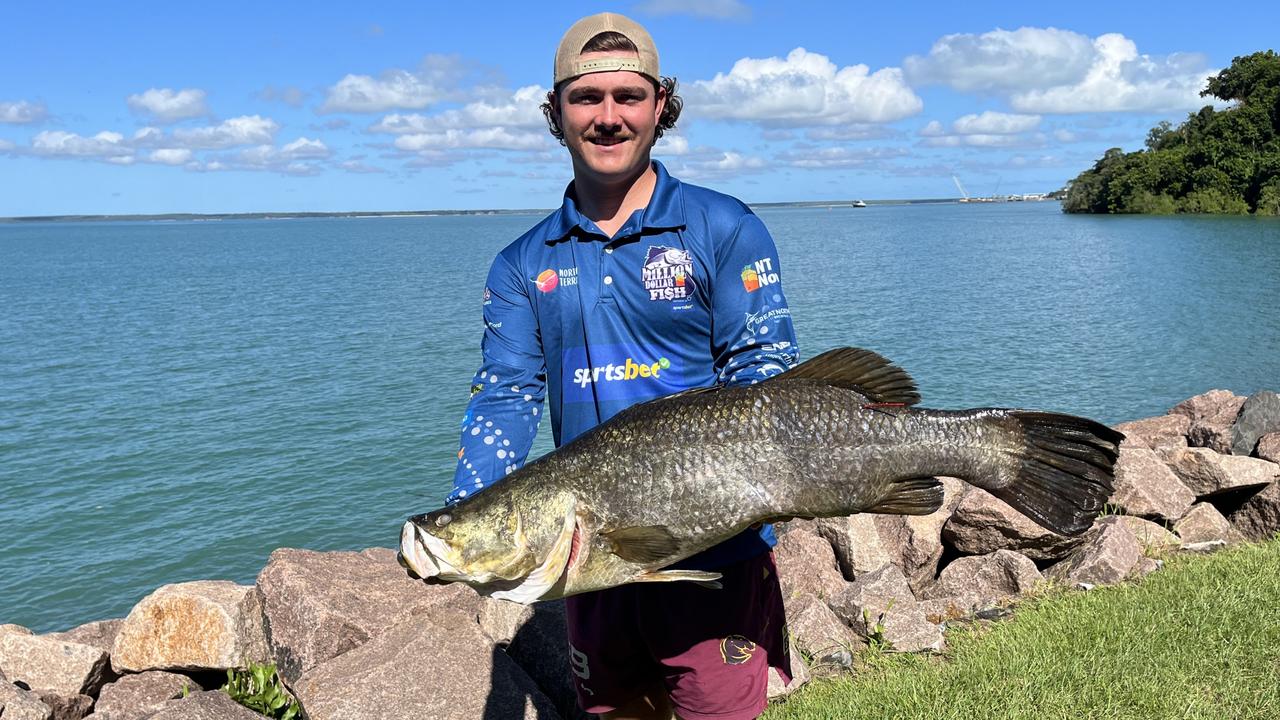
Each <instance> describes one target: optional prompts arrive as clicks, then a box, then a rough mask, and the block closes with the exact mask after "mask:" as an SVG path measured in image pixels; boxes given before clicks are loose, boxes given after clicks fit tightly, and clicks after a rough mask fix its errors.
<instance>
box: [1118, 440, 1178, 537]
mask: <svg viewBox="0 0 1280 720" xmlns="http://www.w3.org/2000/svg"><path fill="white" fill-rule="evenodd" d="M1115 476H1116V479H1115V493H1113V494H1112V496H1111V504H1112V505H1115V506H1117V507H1119V508H1121V509H1123V510H1124V511H1125V512H1126V513H1127V514H1129V515H1139V516H1142V517H1149V518H1159V519H1162V520H1177V519H1178V518H1180V517H1182V516H1183V515H1185V514H1186V512H1187V511H1188V510H1190V509H1191V506H1192V505H1193V504H1195V501H1196V496H1195V493H1193V492H1191V490H1189V489H1187V487H1186V486H1185V485H1183V484H1182V482H1181V481H1179V480H1178V476H1177V475H1175V474H1174V472H1173V471H1172V470H1170V469H1169V465H1168V464H1167V463H1166V462H1165V461H1164V458H1162V457H1161V456H1160V454H1159V453H1157V452H1156V451H1155V450H1142V449H1124V450H1121V451H1120V457H1119V459H1118V460H1117V461H1116V467H1115Z"/></svg>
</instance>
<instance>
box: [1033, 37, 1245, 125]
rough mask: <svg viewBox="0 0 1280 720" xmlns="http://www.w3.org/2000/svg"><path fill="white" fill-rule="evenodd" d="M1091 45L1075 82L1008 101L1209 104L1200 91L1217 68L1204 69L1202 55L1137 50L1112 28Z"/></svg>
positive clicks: (1126, 108) (1102, 105)
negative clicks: (1085, 68)
mask: <svg viewBox="0 0 1280 720" xmlns="http://www.w3.org/2000/svg"><path fill="white" fill-rule="evenodd" d="M1093 46H1094V49H1095V51H1096V53H1095V55H1094V59H1093V64H1092V65H1091V66H1090V67H1089V71H1088V72H1087V73H1086V74H1085V76H1084V78H1082V79H1081V80H1080V81H1079V82H1076V83H1074V84H1071V85H1062V86H1058V87H1050V88H1046V89H1037V90H1028V91H1025V92H1020V93H1015V94H1014V95H1013V96H1012V97H1011V98H1010V100H1009V104H1010V105H1011V106H1012V107H1013V108H1014V109H1015V110H1020V111H1023V112H1038V113H1086V112H1162V111H1175V110H1194V109H1196V108H1200V107H1203V106H1205V105H1206V104H1209V100H1207V99H1206V98H1202V97H1200V91H1201V90H1203V89H1204V86H1205V81H1206V80H1207V79H1208V78H1209V77H1210V76H1211V75H1216V74H1217V73H1218V72H1219V71H1218V70H1212V69H1206V68H1205V61H1204V58H1203V57H1201V56H1199V55H1192V54H1185V53H1181V54H1174V55H1170V56H1168V57H1165V58H1154V57H1152V56H1150V55H1141V54H1139V53H1138V47H1137V45H1135V44H1134V42H1133V41H1132V40H1130V39H1128V38H1126V37H1125V36H1123V35H1119V34H1115V33H1111V34H1107V35H1102V36H1100V37H1099V38H1098V39H1097V40H1094V42H1093ZM1219 104H1220V103H1219Z"/></svg>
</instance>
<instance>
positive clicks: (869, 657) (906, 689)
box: [763, 538, 1280, 720]
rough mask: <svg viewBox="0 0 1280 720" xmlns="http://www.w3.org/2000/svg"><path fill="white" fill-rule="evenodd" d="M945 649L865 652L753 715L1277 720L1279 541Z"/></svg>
mask: <svg viewBox="0 0 1280 720" xmlns="http://www.w3.org/2000/svg"><path fill="white" fill-rule="evenodd" d="M947 642H948V645H949V649H948V651H947V653H946V654H945V655H944V656H941V657H928V656H920V655H889V654H885V653H883V652H879V651H875V650H871V651H868V652H865V653H863V655H862V656H861V657H860V660H861V667H860V669H859V671H858V672H857V673H856V674H855V675H853V676H844V677H841V678H836V679H827V680H816V681H813V682H811V683H810V685H808V686H806V687H804V688H802V689H800V690H799V691H798V692H797V693H795V694H794V695H792V696H791V697H790V698H788V699H787V700H785V701H784V702H781V703H779V704H777V705H774V706H772V707H771V708H770V709H769V711H768V712H766V713H765V714H764V716H763V717H764V718H765V720H817V719H821V720H831V719H834V718H839V719H841V720H844V719H846V718H848V719H849V720H855V719H857V718H876V719H877V720H880V719H881V718H885V719H888V718H928V719H929V720H951V719H954V720H971V719H973V718H1000V719H1002V720H1004V719H1009V720H1018V719H1021V718H1026V719H1027V720H1031V719H1033V718H1034V719H1035V720H1054V719H1057V718H1062V719H1063V720H1066V719H1067V718H1070V719H1071V720H1077V719H1079V718H1107V719H1108V720H1110V719H1112V718H1116V719H1130V718H1131V719H1133V720H1139V719H1142V720H1147V719H1149V718H1160V719H1162V720H1164V719H1175V718H1176V719H1186V720H1193V719H1194V720H1201V719H1203V720H1210V719H1212V720H1219V719H1231V720H1253V719H1255V718H1256V719H1257V720H1263V719H1264V718H1265V719H1267V720H1274V719H1275V718H1280V538H1276V539H1273V540H1271V541H1268V542H1265V543H1255V544H1248V545H1242V546H1238V547H1235V548H1231V549H1228V550H1223V551H1221V552H1219V553H1217V554H1215V555H1211V556H1208V557H1193V556H1176V557H1173V558H1170V559H1169V560H1168V561H1167V562H1166V564H1165V566H1164V568H1163V569H1162V570H1159V571H1157V572H1155V573H1154V574H1152V575H1149V576H1147V577H1146V578H1145V579H1143V580H1142V581H1140V582H1137V583H1131V584H1125V585H1121V586H1117V587H1111V588H1099V589H1096V590H1092V591H1089V592H1080V591H1067V590H1056V591H1050V592H1048V593H1046V594H1045V595H1044V596H1043V597H1039V598H1036V599H1033V600H1030V601H1027V602H1024V603H1022V604H1021V605H1019V606H1018V608H1017V611H1016V613H1015V615H1014V617H1013V618H1011V619H1009V620H1005V621H1002V622H999V623H996V624H994V625H991V626H986V627H979V626H968V627H963V628H959V629H955V630H952V631H949V632H948V633H947Z"/></svg>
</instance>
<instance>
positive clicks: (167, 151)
mask: <svg viewBox="0 0 1280 720" xmlns="http://www.w3.org/2000/svg"><path fill="white" fill-rule="evenodd" d="M147 162H153V163H160V164H161V165H185V164H187V163H188V162H191V151H190V150H187V149H186V148H160V149H159V150H154V151H152V153H151V154H150V155H148V156H147Z"/></svg>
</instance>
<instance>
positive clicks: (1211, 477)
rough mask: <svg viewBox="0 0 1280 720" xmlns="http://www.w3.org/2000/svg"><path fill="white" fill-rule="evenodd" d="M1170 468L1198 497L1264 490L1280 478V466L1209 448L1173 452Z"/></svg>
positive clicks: (1169, 460)
mask: <svg viewBox="0 0 1280 720" xmlns="http://www.w3.org/2000/svg"><path fill="white" fill-rule="evenodd" d="M1165 461H1166V462H1168V464H1169V467H1170V469H1172V470H1173V472H1174V474H1175V475H1177V476H1178V479H1179V480H1180V481H1181V482H1182V484H1183V485H1185V486H1186V487H1187V489H1188V490H1190V491H1191V492H1193V493H1195V494H1196V495H1197V496H1200V497H1204V496H1206V495H1216V494H1218V493H1222V492H1227V491H1230V490H1240V489H1243V488H1250V487H1256V488H1261V487H1263V486H1265V485H1266V484H1267V483H1270V482H1274V481H1275V480H1277V479H1280V465H1277V464H1276V463H1273V462H1268V461H1266V460H1261V459H1259V458H1252V457H1241V456H1239V455H1222V454H1219V453H1217V452H1214V451H1213V450H1210V449H1208V448H1187V449H1185V450H1173V451H1170V452H1168V453H1167V454H1166V455H1165Z"/></svg>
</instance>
